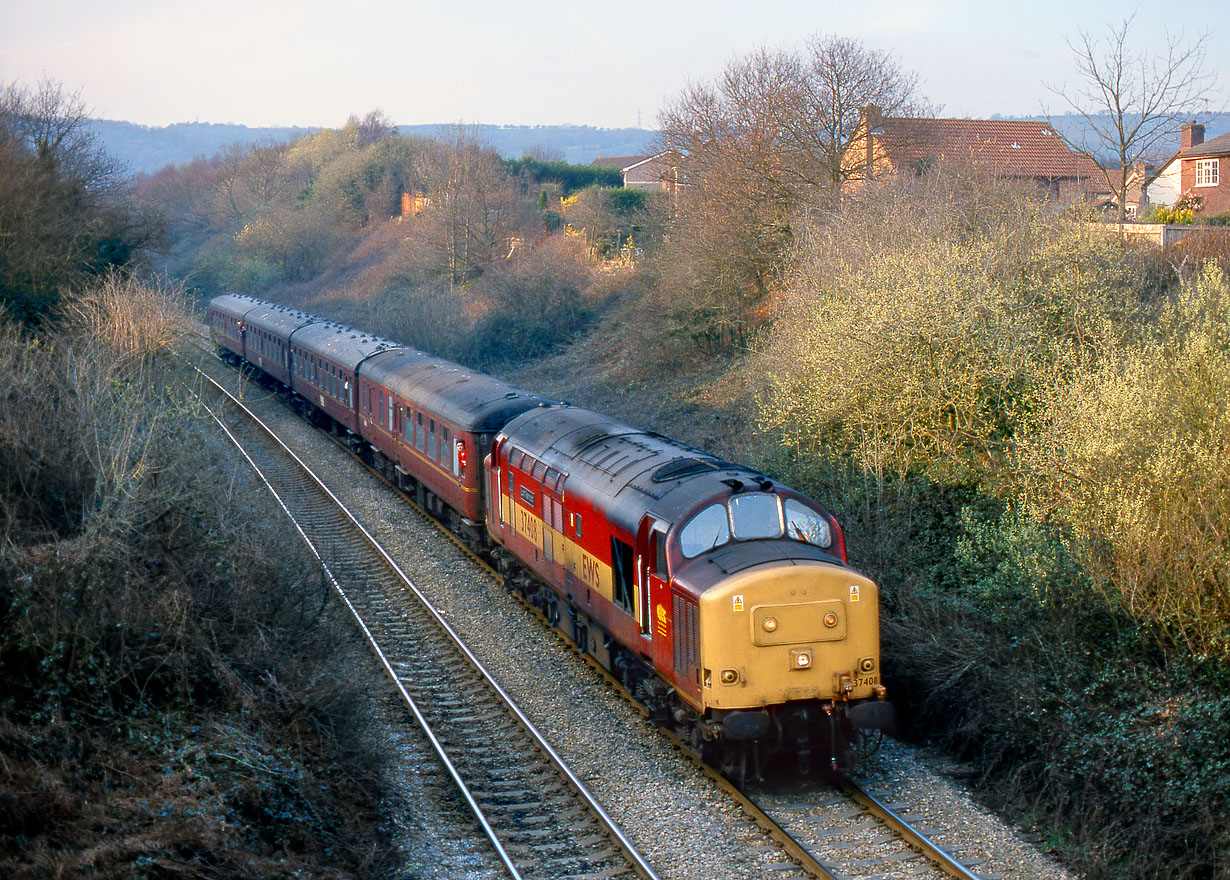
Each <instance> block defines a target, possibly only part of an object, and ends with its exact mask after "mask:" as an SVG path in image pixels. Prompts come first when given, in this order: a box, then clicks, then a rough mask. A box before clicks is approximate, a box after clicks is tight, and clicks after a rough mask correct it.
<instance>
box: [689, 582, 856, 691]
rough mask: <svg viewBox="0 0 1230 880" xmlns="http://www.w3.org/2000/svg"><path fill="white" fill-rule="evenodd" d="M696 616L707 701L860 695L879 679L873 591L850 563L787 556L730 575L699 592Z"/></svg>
mask: <svg viewBox="0 0 1230 880" xmlns="http://www.w3.org/2000/svg"><path fill="white" fill-rule="evenodd" d="M700 620H701V626H700V632H701V643H700V660H701V665H702V666H703V667H704V675H703V677H702V681H704V682H706V683H707V685H706V687H705V691H706V693H705V695H704V701H705V703H706V704H708V705H710V706H711V707H713V708H716V709H742V708H757V707H762V706H769V705H775V704H779V703H785V702H789V701H792V700H811V699H819V700H832V699H861V698H865V697H870V696H873V695H874V693H875V690H874V689H875V688H876V687H878V686H879V685H880V679H879V672H878V669H879V663H878V658H879V655H880V616H879V603H878V592H877V589H876V585H875V584H874V583H873V582H872V581H870V580H868V579H867V578H865V577H863V576H862V575H859V574H857V573H855V572H853V571H851V570H850V569H848V568H843V567H842V566H839V565H832V564H829V563H825V562H819V561H801V560H794V561H791V562H782V563H774V564H768V565H759V566H755V567H753V568H750V569H747V570H745V571H742V572H738V573H735V574H732V575H731V576H729V577H728V578H726V579H724V580H723V582H722V584H721V585H720V586H718V587H716V588H714V589H710V590H708V591H706V592H705V594H704V596H703V597H702V599H701V602H700ZM714 673H716V675H715V674H714Z"/></svg>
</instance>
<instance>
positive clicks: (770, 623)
mask: <svg viewBox="0 0 1230 880" xmlns="http://www.w3.org/2000/svg"><path fill="white" fill-rule="evenodd" d="M760 625H761V626H762V627H764V631H765V632H767V633H771V632H777V618H776V617H766V618H765V619H764V620H763V621H761V623H760Z"/></svg>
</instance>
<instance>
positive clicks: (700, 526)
mask: <svg viewBox="0 0 1230 880" xmlns="http://www.w3.org/2000/svg"><path fill="white" fill-rule="evenodd" d="M729 540H730V526H729V524H728V523H727V521H726V505H725V504H710V505H709V506H708V507H706V508H705V509H704V510H702V511H701V512H700V513H698V514H696V516H694V517H692V520H691V522H689V523H688V524H687V525H686V526H684V527H683V530H682V531H680V533H679V549H680V550H681V551H682V552H683V555H684V556H686V557H687V558H688V559H692V558H693V557H695V556H699V555H700V554H702V553H704V552H705V551H706V550H712V549H713V548H714V547H720V546H722V545H723V544H725V543H726V542H727V541H729Z"/></svg>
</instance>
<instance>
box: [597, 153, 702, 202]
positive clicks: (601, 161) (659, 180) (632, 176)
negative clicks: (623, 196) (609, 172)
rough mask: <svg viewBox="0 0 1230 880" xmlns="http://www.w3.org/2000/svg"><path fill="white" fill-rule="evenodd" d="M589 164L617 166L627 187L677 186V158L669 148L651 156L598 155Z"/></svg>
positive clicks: (672, 189)
mask: <svg viewBox="0 0 1230 880" xmlns="http://www.w3.org/2000/svg"><path fill="white" fill-rule="evenodd" d="M589 164H590V165H596V166H603V167H607V168H618V169H619V173H620V174H621V175H622V176H623V179H624V186H626V187H628V188H629V189H647V190H665V191H666V192H668V193H670V194H671V195H674V194H675V191H676V189H677V187H678V186H679V183H680V180H679V160H678V158H677V157H676V154H675V153H674V152H672V151H670V150H667V151H665V152H662V153H657V154H654V155H651V156H600V157H598V158H597V159H595V160H594V161H592V162H590V163H589Z"/></svg>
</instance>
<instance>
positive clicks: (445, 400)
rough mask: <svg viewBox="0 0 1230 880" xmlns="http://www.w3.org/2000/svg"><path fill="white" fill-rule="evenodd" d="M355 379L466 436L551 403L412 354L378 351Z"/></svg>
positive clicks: (458, 367)
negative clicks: (390, 393)
mask: <svg viewBox="0 0 1230 880" xmlns="http://www.w3.org/2000/svg"><path fill="white" fill-rule="evenodd" d="M359 372H360V374H361V375H363V376H365V377H367V378H369V379H371V380H372V381H374V382H378V383H379V384H381V385H383V386H384V387H386V388H388V389H389V390H391V391H393V392H394V393H396V394H398V395H400V396H401V397H403V398H405V399H406V400H409V401H411V402H412V403H413V404H415V406H421V407H422V408H423V409H425V410H427V411H428V412H431V413H434V414H435V415H436V416H438V417H439V418H441V419H444V420H445V421H447V422H451V423H452V424H453V425H455V426H457V427H458V428H461V429H463V430H466V431H471V432H476V433H478V432H486V431H498V430H499V429H500V428H502V427H503V426H504V424H505V423H506V422H507V421H508V420H509V419H511V418H513V417H514V416H516V415H517V414H519V413H522V412H525V411H526V410H527V409H532V408H534V407H537V406H539V405H540V404H550V403H553V402H554V401H551V400H549V399H548V398H545V397H542V396H541V395H538V394H534V393H532V392H529V391H525V390H523V389H521V388H518V387H516V386H515V385H510V384H508V383H507V382H503V381H501V380H499V379H496V378H494V377H492V376H487V375H484V374H483V373H476V372H475V371H473V370H471V369H468V368H466V367H463V366H461V365H460V364H455V363H453V362H452V361H446V360H444V359H442V358H437V357H433V356H431V355H425V354H423V352H420V351H417V350H415V349H408V350H407V349H397V350H393V351H385V352H381V353H379V354H377V355H374V356H373V357H371V358H369V359H368V360H367V361H366V362H365V363H364V364H363V366H362V368H361V369H360V371H359Z"/></svg>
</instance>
